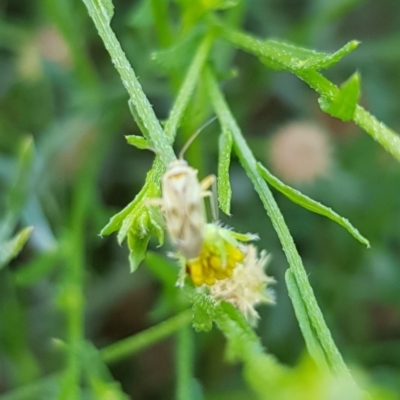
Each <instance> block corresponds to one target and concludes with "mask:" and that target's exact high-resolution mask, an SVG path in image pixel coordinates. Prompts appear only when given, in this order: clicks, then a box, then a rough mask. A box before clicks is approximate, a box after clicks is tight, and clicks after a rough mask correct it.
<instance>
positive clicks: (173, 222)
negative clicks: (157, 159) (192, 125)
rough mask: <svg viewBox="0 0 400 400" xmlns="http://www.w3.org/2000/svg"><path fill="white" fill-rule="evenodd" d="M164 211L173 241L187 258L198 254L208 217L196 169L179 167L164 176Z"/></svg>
mask: <svg viewBox="0 0 400 400" xmlns="http://www.w3.org/2000/svg"><path fill="white" fill-rule="evenodd" d="M163 212H164V216H165V220H166V225H167V230H168V233H169V236H170V238H171V241H172V243H173V244H174V245H175V246H176V247H177V248H178V249H179V251H180V252H181V253H182V254H183V255H184V256H185V257H187V258H193V257H196V256H197V255H198V254H199V252H200V249H201V245H202V242H203V233H204V226H205V223H206V217H205V209H204V202H203V199H202V197H201V188H200V184H199V181H198V179H197V171H196V170H195V169H193V168H190V167H188V166H179V167H176V168H172V169H171V170H170V171H167V173H166V174H165V175H164V178H163Z"/></svg>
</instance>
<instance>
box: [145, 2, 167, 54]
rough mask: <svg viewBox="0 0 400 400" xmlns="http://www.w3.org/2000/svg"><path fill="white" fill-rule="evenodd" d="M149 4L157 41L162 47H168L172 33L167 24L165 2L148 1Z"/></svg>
mask: <svg viewBox="0 0 400 400" xmlns="http://www.w3.org/2000/svg"><path fill="white" fill-rule="evenodd" d="M150 3H151V10H152V13H153V18H154V26H155V28H156V31H157V36H158V41H159V42H160V44H161V46H162V47H164V48H166V47H169V46H170V45H171V44H172V32H171V28H170V25H169V23H168V22H169V18H168V9H167V2H166V0H150Z"/></svg>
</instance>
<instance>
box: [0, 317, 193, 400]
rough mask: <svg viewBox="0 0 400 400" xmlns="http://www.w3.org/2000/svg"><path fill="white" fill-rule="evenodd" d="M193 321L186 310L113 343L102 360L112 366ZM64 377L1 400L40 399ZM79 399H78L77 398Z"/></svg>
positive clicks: (102, 352)
mask: <svg viewBox="0 0 400 400" xmlns="http://www.w3.org/2000/svg"><path fill="white" fill-rule="evenodd" d="M191 319H192V310H186V311H183V312H182V313H180V314H178V315H176V316H174V317H171V318H170V319H168V320H166V321H163V322H161V323H159V324H158V325H155V326H152V327H151V328H149V329H146V330H145V331H143V332H140V333H137V334H135V335H134V336H131V337H129V338H126V339H124V340H121V341H120V342H118V343H113V344H111V345H109V346H107V347H105V348H103V349H102V350H100V356H101V358H102V360H103V361H104V362H106V363H108V364H112V363H115V362H118V361H119V360H122V359H124V358H126V357H129V356H132V355H133V354H135V353H137V352H139V351H141V350H144V349H145V348H147V347H149V346H151V345H152V344H154V343H157V342H159V341H160V340H162V339H165V338H167V337H168V336H170V335H171V334H173V333H174V332H176V331H178V330H179V329H181V328H183V327H185V326H188V325H189V324H190V321H191ZM61 376H62V375H61V374H60V373H56V374H52V375H50V376H47V377H45V378H43V379H41V380H40V381H38V382H35V383H33V384H31V385H26V386H23V387H21V388H18V389H15V390H13V391H12V392H10V393H8V394H5V395H3V396H0V400H24V399H26V398H40V394H41V392H42V391H44V390H46V389H47V388H50V387H54V385H55V381H56V380H58V379H59V377H61ZM77 398H78V397H77Z"/></svg>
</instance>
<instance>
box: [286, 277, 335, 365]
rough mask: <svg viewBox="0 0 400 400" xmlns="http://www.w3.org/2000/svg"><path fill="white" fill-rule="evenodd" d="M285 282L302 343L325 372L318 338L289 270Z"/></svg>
mask: <svg viewBox="0 0 400 400" xmlns="http://www.w3.org/2000/svg"><path fill="white" fill-rule="evenodd" d="M285 280H286V286H287V287H288V292H289V296H290V299H291V301H292V304H293V308H294V312H295V314H296V318H297V320H298V321H299V326H300V330H301V333H302V334H303V337H304V341H305V342H306V346H307V350H308V352H309V354H310V355H311V357H312V358H313V360H314V361H315V362H316V364H317V365H318V367H319V368H320V369H322V370H326V369H327V368H328V365H327V363H326V356H325V354H324V349H323V348H322V347H321V345H320V343H319V340H318V336H317V335H316V332H315V329H314V327H313V325H312V323H311V321H310V318H309V316H308V313H307V308H306V306H305V304H304V302H303V297H302V295H301V293H300V291H299V289H298V286H297V284H296V281H295V278H294V276H293V273H292V271H291V270H290V269H288V270H287V271H286V274H285Z"/></svg>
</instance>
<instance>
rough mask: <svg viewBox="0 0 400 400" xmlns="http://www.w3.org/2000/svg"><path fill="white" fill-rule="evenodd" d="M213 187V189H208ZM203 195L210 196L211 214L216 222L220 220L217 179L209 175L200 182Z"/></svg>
mask: <svg viewBox="0 0 400 400" xmlns="http://www.w3.org/2000/svg"><path fill="white" fill-rule="evenodd" d="M210 187H211V191H210V190H207V189H209V188H210ZM200 188H201V196H202V197H209V198H210V205H211V214H212V219H213V221H214V222H216V221H218V202H217V179H216V176H215V175H208V176H206V177H205V178H204V179H203V180H202V181H201V182H200Z"/></svg>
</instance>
